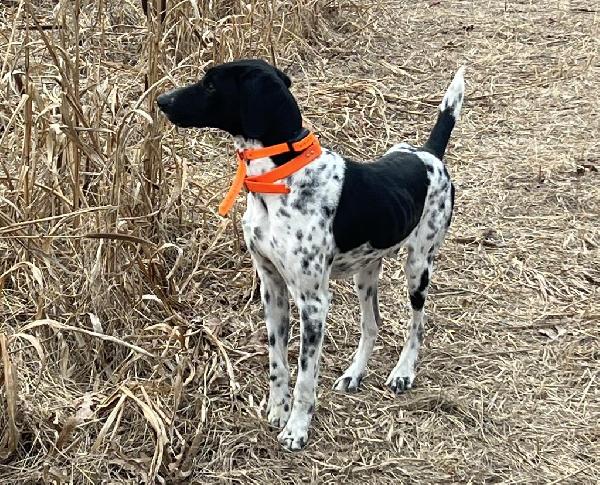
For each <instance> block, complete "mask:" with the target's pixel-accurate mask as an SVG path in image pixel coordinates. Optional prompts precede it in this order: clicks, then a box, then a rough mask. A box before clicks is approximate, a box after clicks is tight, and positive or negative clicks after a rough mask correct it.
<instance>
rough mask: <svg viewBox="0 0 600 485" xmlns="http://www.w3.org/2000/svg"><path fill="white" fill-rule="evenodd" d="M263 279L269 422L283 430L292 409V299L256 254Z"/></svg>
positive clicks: (271, 267)
mask: <svg viewBox="0 0 600 485" xmlns="http://www.w3.org/2000/svg"><path fill="white" fill-rule="evenodd" d="M252 257H253V259H254V263H255V266H256V269H257V272H258V276H259V277H260V281H261V285H260V294H261V299H262V304H263V307H264V311H265V321H266V323H267V335H268V340H269V379H270V392H269V401H268V404H267V419H268V421H269V423H270V424H271V425H272V426H275V427H277V428H283V427H284V426H285V424H286V423H287V420H288V418H289V416H290V412H291V409H292V403H291V395H290V391H289V381H290V372H289V366H288V336H289V325H290V315H289V295H288V290H287V286H286V284H285V281H284V279H283V278H282V276H281V275H280V274H279V272H278V271H277V268H275V266H274V265H273V264H271V262H270V261H268V260H267V259H265V258H263V257H261V256H259V255H256V254H253V255H252Z"/></svg>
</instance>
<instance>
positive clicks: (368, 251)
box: [331, 241, 405, 279]
mask: <svg viewBox="0 0 600 485" xmlns="http://www.w3.org/2000/svg"><path fill="white" fill-rule="evenodd" d="M404 242H405V241H402V242H400V243H399V244H396V245H395V246H392V247H390V248H386V249H376V248H373V247H372V246H371V245H370V244H369V243H365V244H363V245H361V246H358V247H357V248H354V249H351V250H350V251H346V252H345V253H337V254H336V255H335V257H334V259H333V265H332V268H331V278H333V279H346V278H350V277H352V276H353V275H355V274H356V273H358V272H359V271H360V270H362V269H364V268H367V267H368V266H370V265H371V264H373V263H375V262H376V261H378V260H380V259H381V258H383V257H386V256H391V255H394V254H396V253H397V252H398V250H399V249H400V248H401V247H402V246H403V245H404Z"/></svg>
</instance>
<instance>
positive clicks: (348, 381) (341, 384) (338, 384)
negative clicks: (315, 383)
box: [333, 373, 363, 392]
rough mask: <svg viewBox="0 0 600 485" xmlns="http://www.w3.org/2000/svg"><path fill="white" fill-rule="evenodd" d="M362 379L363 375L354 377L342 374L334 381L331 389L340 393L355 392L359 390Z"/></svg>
mask: <svg viewBox="0 0 600 485" xmlns="http://www.w3.org/2000/svg"><path fill="white" fill-rule="evenodd" d="M362 379H363V374H358V375H356V376H354V375H352V374H348V373H344V374H343V375H342V376H341V377H338V379H337V380H336V381H335V383H334V384H333V389H334V390H336V391H340V392H357V391H358V390H359V389H360V383H361V382H362Z"/></svg>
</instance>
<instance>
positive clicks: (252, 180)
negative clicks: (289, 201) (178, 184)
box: [219, 133, 321, 216]
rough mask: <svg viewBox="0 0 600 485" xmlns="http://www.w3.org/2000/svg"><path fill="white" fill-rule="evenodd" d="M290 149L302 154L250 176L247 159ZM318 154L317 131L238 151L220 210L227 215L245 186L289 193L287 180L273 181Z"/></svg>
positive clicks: (279, 153) (271, 191)
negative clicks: (229, 185)
mask: <svg viewBox="0 0 600 485" xmlns="http://www.w3.org/2000/svg"><path fill="white" fill-rule="evenodd" d="M289 152H300V154H299V155H298V156H296V157H294V158H292V159H291V160H290V161H289V162H287V163H284V164H283V165H280V166H278V167H276V168H274V169H273V170H271V171H269V172H266V173H263V174H261V175H253V176H250V177H248V176H247V175H246V170H247V162H249V161H250V160H256V159H258V158H268V157H273V156H275V155H281V154H282V153H289ZM319 155H321V145H320V144H319V140H318V139H317V137H316V136H315V135H314V133H309V134H308V135H306V136H305V137H304V138H303V139H302V140H299V141H297V142H286V143H279V144H278V145H271V146H268V147H264V148H252V149H246V150H241V151H238V152H237V160H238V169H237V172H236V174H235V177H234V179H233V181H232V183H231V187H229V191H228V192H227V195H226V196H225V198H224V199H223V202H221V204H220V205H219V214H220V215H221V216H225V215H226V214H227V213H228V212H229V211H230V210H231V208H232V207H233V205H234V204H235V200H236V199H237V196H238V195H239V193H240V192H241V190H242V187H244V186H245V187H246V189H247V190H248V191H249V192H259V193H263V194H289V193H290V188H289V187H288V186H287V185H286V184H276V183H274V182H277V181H278V180H281V179H284V178H286V177H289V176H290V175H292V174H293V173H295V172H297V171H298V170H300V169H301V168H303V167H304V166H306V165H308V164H309V163H310V162H312V161H313V160H314V159H315V158H317V157H319Z"/></svg>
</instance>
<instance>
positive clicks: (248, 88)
mask: <svg viewBox="0 0 600 485" xmlns="http://www.w3.org/2000/svg"><path fill="white" fill-rule="evenodd" d="M278 74H279V73H278ZM281 74H282V75H283V76H284V78H281V79H280V77H281V76H274V75H273V73H269V72H264V71H260V70H251V71H248V72H247V73H245V74H244V75H243V76H242V79H241V91H242V99H241V113H240V114H241V122H242V130H243V135H244V136H245V137H247V138H251V139H255V140H259V139H261V138H262V137H263V136H264V135H265V134H266V133H268V132H270V131H273V130H276V129H277V127H276V126H274V125H273V124H274V123H277V120H280V119H281V115H282V114H284V112H285V110H286V108H288V107H289V104H290V103H289V97H290V96H291V95H290V92H289V91H288V90H287V85H286V84H284V83H285V82H286V81H285V79H287V81H288V82H290V80H289V78H288V77H287V76H286V75H285V74H283V73H281ZM290 83H291V82H290Z"/></svg>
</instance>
